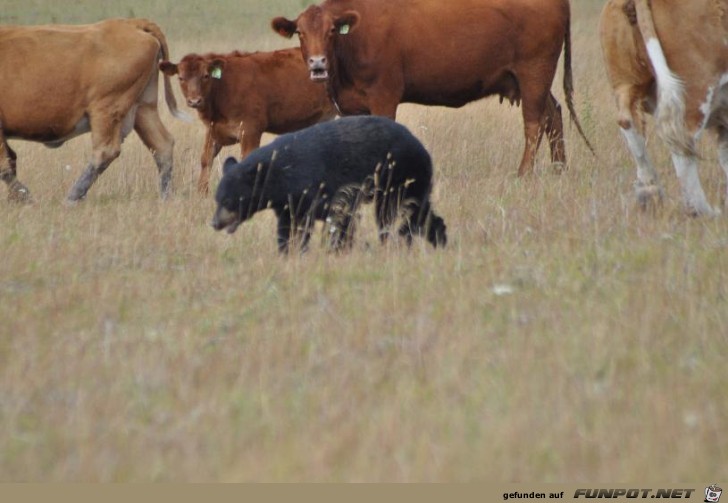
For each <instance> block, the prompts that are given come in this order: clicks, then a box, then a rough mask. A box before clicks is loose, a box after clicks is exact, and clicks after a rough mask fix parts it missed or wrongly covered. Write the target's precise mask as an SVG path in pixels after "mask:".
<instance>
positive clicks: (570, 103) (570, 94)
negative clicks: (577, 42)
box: [564, 13, 596, 155]
mask: <svg viewBox="0 0 728 503" xmlns="http://www.w3.org/2000/svg"><path fill="white" fill-rule="evenodd" d="M564 97H565V98H566V107H567V108H568V109H569V115H570V116H571V120H572V122H573V123H574V124H576V129H577V130H578V131H579V134H580V135H581V138H582V139H583V140H584V143H586V146H587V147H589V150H590V151H591V153H592V154H595V155H596V152H595V151H594V147H593V146H592V144H591V142H590V141H589V139H588V138H587V137H586V134H584V130H583V129H582V127H581V123H580V122H579V118H578V116H577V115H576V109H575V108H574V74H573V73H572V71H571V13H569V18H568V19H567V22H566V32H565V33H564Z"/></svg>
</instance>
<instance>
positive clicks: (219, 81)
mask: <svg viewBox="0 0 728 503" xmlns="http://www.w3.org/2000/svg"><path fill="white" fill-rule="evenodd" d="M159 69H160V70H161V71H162V72H164V74H165V75H167V76H171V75H178V77H179V82H180V87H181V88H182V93H183V94H184V96H185V98H186V100H187V104H188V105H189V106H190V107H192V108H195V109H196V110H197V112H198V114H199V116H200V120H201V121H202V122H203V123H204V124H205V127H206V128H207V131H206V134H205V144H204V148H203V152H202V159H201V167H200V177H199V180H198V182H197V187H198V190H199V191H200V192H202V193H207V192H208V191H209V184H210V166H211V165H212V160H213V159H214V158H215V156H216V155H217V154H218V153H219V152H220V149H221V148H222V147H223V146H227V145H233V144H235V143H238V142H240V147H241V155H242V157H245V156H247V155H248V154H249V153H250V152H251V151H252V150H254V149H256V148H258V146H260V139H261V136H262V135H263V133H264V132H268V133H273V134H282V133H288V132H291V131H295V130H298V129H301V128H304V127H307V126H310V125H312V124H315V123H317V122H321V121H325V120H328V119H331V118H333V117H334V116H335V115H336V111H335V109H334V106H333V105H332V104H331V102H330V100H329V99H328V98H327V96H326V90H325V89H324V87H323V86H318V85H316V84H314V83H312V82H311V81H310V80H309V78H308V68H307V66H306V65H305V64H304V62H303V60H302V58H301V51H300V49H298V48H292V49H284V50H280V51H274V52H255V53H241V52H233V53H230V54H206V55H199V54H188V55H187V56H185V57H184V58H182V60H181V61H180V62H179V63H177V64H174V63H171V62H169V61H163V62H161V63H160V64H159Z"/></svg>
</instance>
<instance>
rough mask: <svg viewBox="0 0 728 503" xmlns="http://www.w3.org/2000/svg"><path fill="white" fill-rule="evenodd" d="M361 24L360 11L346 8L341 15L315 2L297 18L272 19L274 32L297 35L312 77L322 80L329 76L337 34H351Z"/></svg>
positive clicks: (316, 80) (290, 35)
mask: <svg viewBox="0 0 728 503" xmlns="http://www.w3.org/2000/svg"><path fill="white" fill-rule="evenodd" d="M358 23H359V13H358V12H356V11H347V12H344V13H343V14H340V15H334V14H332V13H331V12H329V11H327V10H325V9H323V8H321V7H320V6H318V5H312V6H310V7H309V8H308V9H306V10H305V11H303V13H302V14H301V15H300V16H298V18H297V19H296V20H295V21H290V20H288V19H286V18H284V17H277V18H275V19H273V21H272V23H271V25H272V27H273V31H275V32H276V33H278V34H279V35H281V36H284V37H288V38H290V37H292V36H293V35H294V34H297V35H298V39H299V41H300V43H301V54H302V55H303V60H304V61H305V62H306V64H307V65H308V70H309V72H310V76H311V80H313V81H314V82H322V81H325V80H326V79H328V78H329V73H330V71H331V60H332V58H333V56H334V45H335V43H336V39H337V37H345V36H348V35H349V34H350V33H352V32H353V31H354V30H355V29H356V27H357V25H358Z"/></svg>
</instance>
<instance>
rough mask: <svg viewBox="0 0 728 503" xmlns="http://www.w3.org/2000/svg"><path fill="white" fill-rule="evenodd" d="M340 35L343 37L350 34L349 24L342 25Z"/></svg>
mask: <svg viewBox="0 0 728 503" xmlns="http://www.w3.org/2000/svg"><path fill="white" fill-rule="evenodd" d="M339 33H340V34H341V35H346V34H347V33H349V25H348V24H342V25H341V26H340V27H339Z"/></svg>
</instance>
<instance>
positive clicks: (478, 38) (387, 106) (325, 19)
mask: <svg viewBox="0 0 728 503" xmlns="http://www.w3.org/2000/svg"><path fill="white" fill-rule="evenodd" d="M272 27H273V30H274V31H276V32H278V33H279V34H281V35H283V36H285V37H291V36H293V35H294V34H298V36H299V40H300V44H301V50H302V52H303V57H304V59H305V61H306V63H307V65H308V68H309V72H310V77H311V79H312V80H314V81H325V82H326V83H327V87H328V90H329V94H330V96H331V97H332V99H333V100H335V102H336V103H337V104H338V106H339V108H340V110H341V111H342V112H343V113H345V114H367V113H371V114H376V115H384V116H387V117H390V118H394V117H395V115H396V111H397V106H398V105H399V104H400V103H404V102H410V103H420V104H423V105H443V106H449V107H460V106H463V105H465V104H466V103H469V102H471V101H474V100H477V99H480V98H483V97H486V96H490V95H499V96H500V98H501V100H502V99H503V98H505V99H508V100H509V101H510V102H511V103H514V102H515V103H521V105H522V107H523V120H524V128H525V137H526V144H525V148H524V152H523V158H522V160H521V164H520V167H519V168H518V173H519V175H523V174H525V173H528V172H530V171H532V169H533V164H534V158H535V153H536V150H537V149H538V145H539V143H540V140H541V136H542V134H543V132H544V131H545V132H546V134H547V136H548V138H549V142H550V147H551V160H552V161H553V162H555V163H564V162H565V159H566V156H565V152H564V138H563V125H562V119H561V108H560V105H559V103H558V102H557V101H556V98H554V96H553V95H552V94H551V92H550V89H551V84H552V82H553V79H554V75H555V73H556V67H557V63H558V60H559V57H560V55H561V50H562V47H563V50H564V82H563V85H564V93H565V95H566V104H567V106H568V108H569V112H570V113H571V115H572V118H573V119H574V121H575V122H576V125H577V127H578V129H579V132H580V133H581V135H582V137H584V134H583V132H582V130H581V126H580V125H579V122H578V120H577V119H576V114H575V112H574V107H573V103H572V94H573V79H572V72H571V38H570V8H569V2H568V0H458V1H457V2H444V1H442V0H399V1H392V0H325V1H324V2H322V3H321V4H319V5H313V6H310V7H309V8H308V9H306V10H305V11H303V13H301V15H299V16H298V18H297V19H296V20H294V21H291V20H288V19H286V18H283V17H277V18H275V19H273V21H272ZM584 139H585V140H586V138H584ZM587 144H588V142H587ZM590 148H591V147H590Z"/></svg>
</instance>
